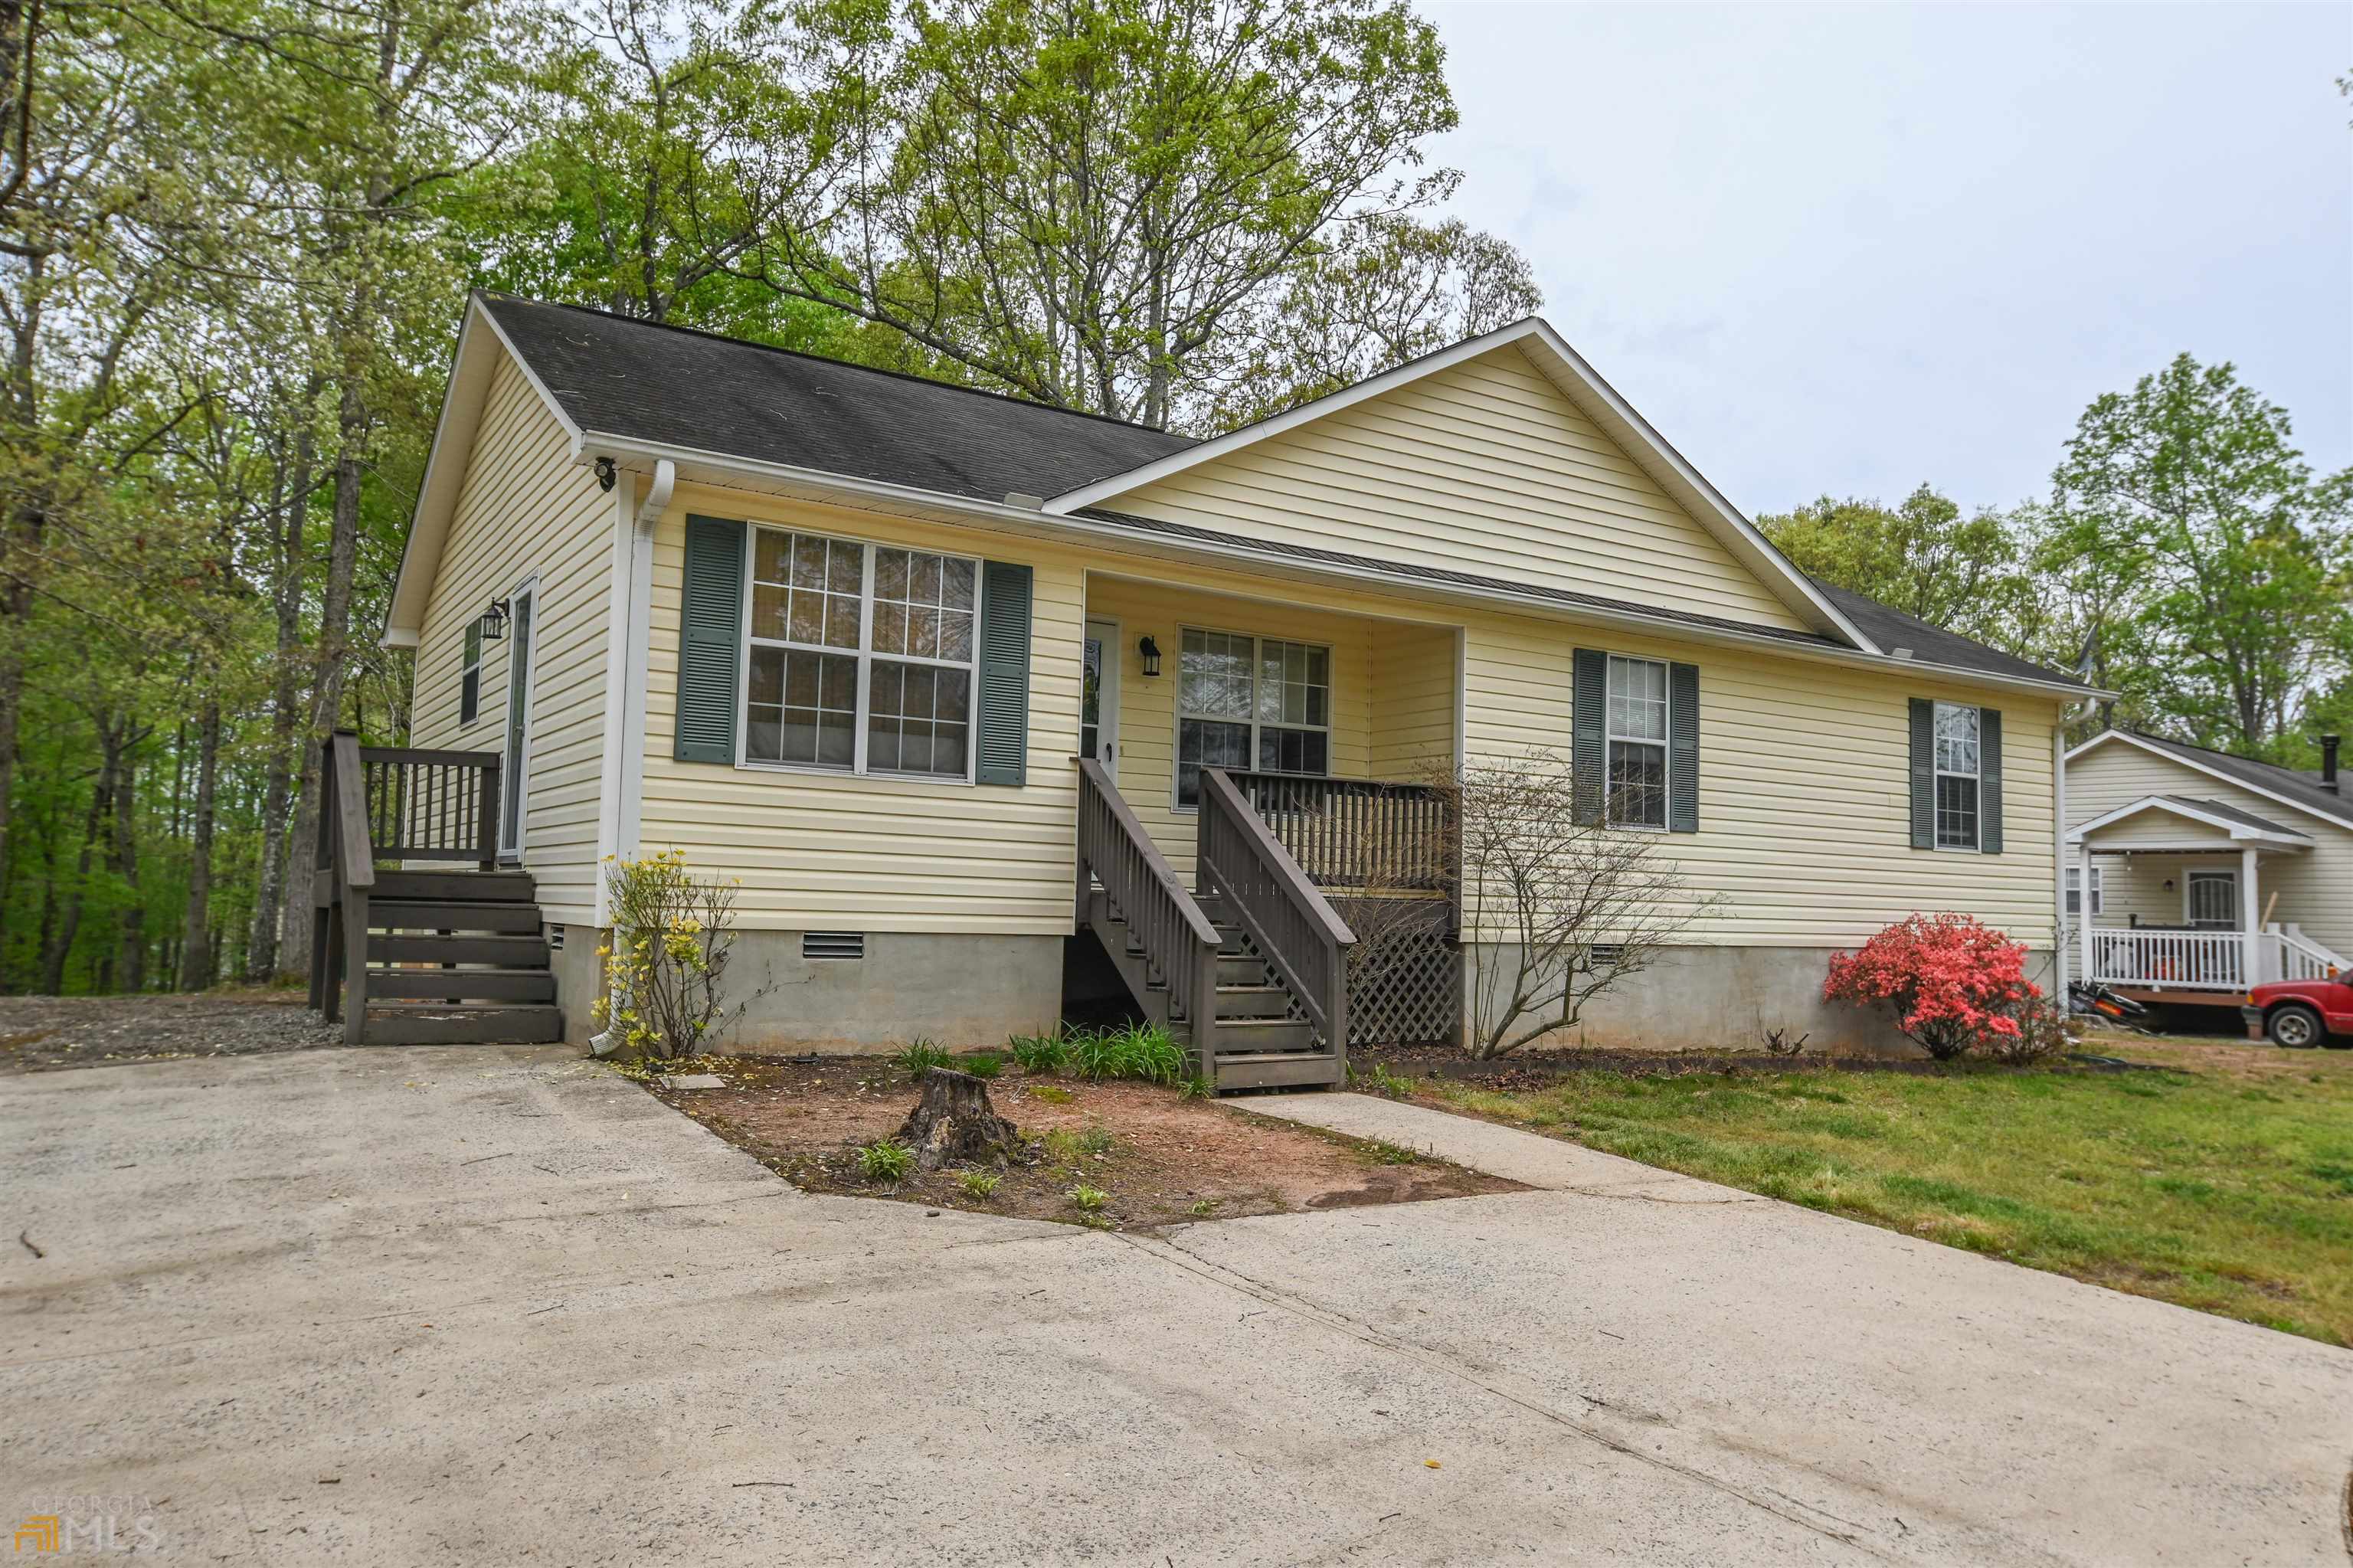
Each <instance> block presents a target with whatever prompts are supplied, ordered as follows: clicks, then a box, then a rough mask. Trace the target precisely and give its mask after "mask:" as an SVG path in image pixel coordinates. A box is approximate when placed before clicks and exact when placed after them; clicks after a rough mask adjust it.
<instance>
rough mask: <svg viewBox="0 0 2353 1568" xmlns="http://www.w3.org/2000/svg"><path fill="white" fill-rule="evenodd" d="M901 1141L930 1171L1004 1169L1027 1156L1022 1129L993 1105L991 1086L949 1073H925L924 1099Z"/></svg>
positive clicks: (909, 1116) (942, 1070) (935, 1069)
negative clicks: (961, 1164)
mask: <svg viewBox="0 0 2353 1568" xmlns="http://www.w3.org/2000/svg"><path fill="white" fill-rule="evenodd" d="M899 1141H900V1142H901V1143H903V1144H905V1145H906V1146H907V1147H909V1148H910V1149H913V1150H914V1151H915V1163H916V1165H917V1166H919V1167H921V1168H922V1169H923V1170H925V1171H936V1170H938V1169H939V1168H940V1167H941V1166H943V1165H945V1164H947V1163H949V1162H950V1161H951V1160H972V1161H975V1162H976V1163H986V1164H993V1165H1003V1164H1005V1163H1006V1162H1008V1160H1018V1159H1019V1158H1020V1156H1021V1151H1022V1143H1021V1129H1020V1128H1018V1127H1015V1126H1014V1125H1013V1124H1012V1123H1011V1122H1009V1121H1008V1120H1006V1119H1005V1118H1003V1117H1001V1116H998V1115H997V1107H994V1106H992V1105H990V1104H989V1103H988V1085H987V1083H986V1082H985V1081H983V1080H982V1079H979V1078H976V1077H974V1076H973V1075H971V1074H970V1073H957V1072H952V1071H950V1070H949V1069H948V1068H945V1067H933V1068H929V1069H927V1070H926V1071H925V1072H924V1074H923V1097H922V1098H920V1099H918V1100H917V1101H916V1102H915V1108H914V1109H913V1110H912V1111H910V1112H908V1113H907V1120H906V1122H905V1124H904V1125H902V1127H901V1128H899Z"/></svg>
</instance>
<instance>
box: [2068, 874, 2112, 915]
mask: <svg viewBox="0 0 2353 1568" xmlns="http://www.w3.org/2000/svg"><path fill="white" fill-rule="evenodd" d="M2106 881H2107V868H2106V867H2105V866H2097V865H2095V866H2094V867H2093V868H2092V913H2093V914H2094V915H2105V914H2106V913H2107V907H2108V890H2107V887H2106V885H2105V884H2106ZM2067 913H2068V914H2070V915H2074V916H2081V915H2082V914H2083V913H2084V868H2083V867H2082V866H2080V865H2071V866H2069V867H2068V868H2067Z"/></svg>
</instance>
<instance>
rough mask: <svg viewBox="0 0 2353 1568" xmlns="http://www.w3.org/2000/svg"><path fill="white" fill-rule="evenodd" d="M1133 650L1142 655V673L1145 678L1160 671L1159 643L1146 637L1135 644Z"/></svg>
mask: <svg viewBox="0 0 2353 1568" xmlns="http://www.w3.org/2000/svg"><path fill="white" fill-rule="evenodd" d="M1135 651H1136V652H1138V653H1139V654H1141V655H1143V658H1144V673H1145V677H1146V678H1147V679H1149V678H1150V677H1152V676H1155V675H1157V674H1159V673H1160V644H1159V643H1157V642H1155V641H1152V639H1151V638H1149V637H1147V638H1145V640H1144V641H1141V642H1139V643H1137V644H1136V645H1135Z"/></svg>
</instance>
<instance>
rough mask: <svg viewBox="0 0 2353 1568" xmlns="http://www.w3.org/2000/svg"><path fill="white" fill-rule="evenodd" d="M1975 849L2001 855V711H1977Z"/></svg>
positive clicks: (1985, 709)
mask: <svg viewBox="0 0 2353 1568" xmlns="http://www.w3.org/2000/svg"><path fill="white" fill-rule="evenodd" d="M1978 849H1980V850H1982V851H1984V852H1985V853H1988V854H2000V853H2001V710H2000V708H1979V709H1978Z"/></svg>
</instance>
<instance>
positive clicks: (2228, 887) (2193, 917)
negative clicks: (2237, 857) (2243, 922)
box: [2186, 871, 2239, 931]
mask: <svg viewBox="0 0 2353 1568" xmlns="http://www.w3.org/2000/svg"><path fill="white" fill-rule="evenodd" d="M2186 896H2187V898H2188V900H2189V909H2188V914H2189V924H2191V925H2192V926H2197V927H2203V928H2205V929H2207V930H2211V931H2235V930H2237V929H2238V928H2239V874H2238V873H2237V872H2235V871H2193V872H2191V873H2190V874H2189V885H2188V892H2187V895H2186Z"/></svg>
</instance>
